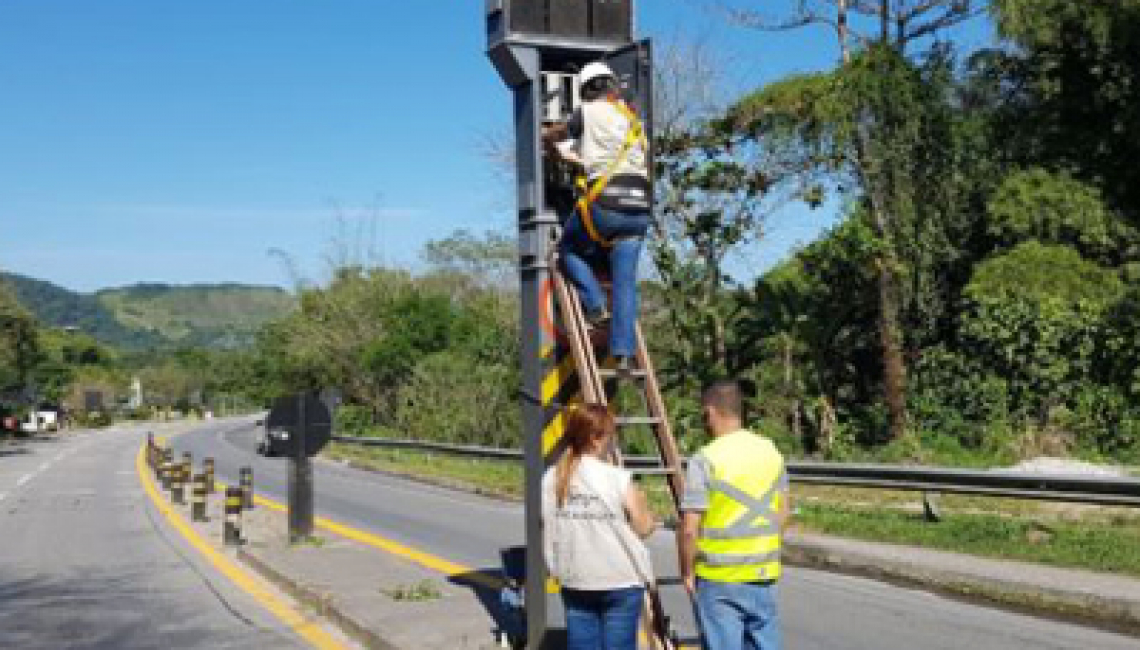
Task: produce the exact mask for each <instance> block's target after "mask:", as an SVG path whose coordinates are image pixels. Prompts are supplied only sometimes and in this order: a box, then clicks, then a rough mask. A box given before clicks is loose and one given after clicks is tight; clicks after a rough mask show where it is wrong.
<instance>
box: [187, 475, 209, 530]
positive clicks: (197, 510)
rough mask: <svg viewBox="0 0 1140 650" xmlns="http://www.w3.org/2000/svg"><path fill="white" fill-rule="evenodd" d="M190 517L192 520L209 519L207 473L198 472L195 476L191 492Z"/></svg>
mask: <svg viewBox="0 0 1140 650" xmlns="http://www.w3.org/2000/svg"><path fill="white" fill-rule="evenodd" d="M190 519H191V521H208V519H207V518H206V475H205V474H198V475H196V476H195V477H194V486H193V488H192V490H191V492H190Z"/></svg>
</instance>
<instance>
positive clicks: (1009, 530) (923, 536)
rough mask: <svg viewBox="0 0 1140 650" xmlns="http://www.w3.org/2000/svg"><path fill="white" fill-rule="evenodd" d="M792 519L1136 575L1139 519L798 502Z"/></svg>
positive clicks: (883, 538) (822, 528)
mask: <svg viewBox="0 0 1140 650" xmlns="http://www.w3.org/2000/svg"><path fill="white" fill-rule="evenodd" d="M796 522H797V525H798V526H799V527H800V528H801V529H803V530H808V531H817V532H821V533H827V534H832V535H840V536H844V537H856V538H861V539H866V540H870V541H879V542H891V543H895V544H907V545H912V546H925V547H929V548H936V549H941V550H947V551H957V552H961V553H969V554H972V555H982V556H988V557H995V558H1002V559H1012V560H1023V561H1027V562H1038V563H1041V564H1052V565H1056V566H1066V567H1079V568H1085V569H1092V570H1096V571H1107V572H1114V573H1119V572H1123V573H1127V574H1130V575H1135V576H1140V548H1138V547H1137V544H1136V537H1137V535H1140V522H1137V521H1135V520H1132V521H1131V522H1129V523H1127V524H1125V523H1120V524H1115V525H1114V524H1111V523H1110V524H1103V525H1094V524H1090V523H1087V522H1080V521H1078V522H1053V521H1050V522H1048V523H1040V522H1038V521H1035V520H1031V519H1020V518H1013V517H1003V516H999V515H994V514H951V515H948V516H946V517H945V518H944V519H943V521H941V522H939V523H936V524H931V523H926V522H924V521H923V520H922V515H921V514H913V513H905V512H898V511H892V510H883V509H879V508H851V507H845V506H841V505H831V504H819V503H806V504H805V503H801V504H800V505H799V506H798V510H797V513H796Z"/></svg>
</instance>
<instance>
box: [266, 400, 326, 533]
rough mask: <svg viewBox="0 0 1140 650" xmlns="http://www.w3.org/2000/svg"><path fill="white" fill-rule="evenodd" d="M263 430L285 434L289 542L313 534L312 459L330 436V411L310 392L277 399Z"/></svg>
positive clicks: (322, 401) (323, 402)
mask: <svg viewBox="0 0 1140 650" xmlns="http://www.w3.org/2000/svg"><path fill="white" fill-rule="evenodd" d="M265 426H266V429H267V430H270V431H272V430H282V431H285V432H286V433H287V438H286V443H285V451H286V453H285V455H286V456H288V457H289V541H290V542H292V543H298V542H303V541H305V540H306V539H308V538H310V537H312V535H313V462H312V457H313V456H315V455H317V454H318V453H320V451H321V449H322V448H324V446H325V445H326V444H328V441H329V439H330V438H331V437H332V410H331V409H330V408H329V407H328V406H327V405H326V403H325V401H324V400H322V399H321V398H320V397H318V396H317V395H315V394H313V393H311V392H305V393H298V394H296V395H292V396H288V397H281V398H278V399H277V400H276V401H275V402H274V403H273V408H272V409H271V410H270V411H269V417H268V418H267V419H266V421H265Z"/></svg>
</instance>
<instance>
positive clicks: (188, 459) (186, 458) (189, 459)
mask: <svg viewBox="0 0 1140 650" xmlns="http://www.w3.org/2000/svg"><path fill="white" fill-rule="evenodd" d="M182 462H183V463H184V464H185V465H186V467H187V469H189V470H190V471H191V472H193V471H194V457H193V456H192V455H190V452H188V451H184V452H182ZM186 480H187V481H189V480H190V475H189V474H187V475H186Z"/></svg>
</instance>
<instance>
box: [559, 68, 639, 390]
mask: <svg viewBox="0 0 1140 650" xmlns="http://www.w3.org/2000/svg"><path fill="white" fill-rule="evenodd" d="M578 80H579V83H580V85H581V97H582V105H581V106H580V107H579V108H578V110H576V111H575V112H574V114H573V115H572V116H571V118H570V119H569V120H568V121H567V122H566V123H564V124H555V125H552V126H549V127H546V128H545V129H544V132H543V135H544V137H545V139H546V140H547V142H548V144H549V145H550V146H551V148H552V149H553V150H554V151H556V152H557V153H558V155H559V156H560V157H561V158H562V159H563V160H565V161H567V162H571V163H574V164H576V165H579V166H581V168H582V171H583V175H582V176H581V178H580V179H579V181H578V189H579V198H578V202H577V204H576V205H575V208H574V212H573V214H572V215H571V216H570V218H569V219H568V220H567V221H566V224H565V228H564V231H563V235H562V240H561V244H560V247H559V248H560V250H559V252H560V256H561V265H562V270H563V272H564V273H565V275H566V277H567V279H568V280H569V281H570V282H571V283H572V284H573V285H574V286H575V288H576V289H577V290H578V293H579V295H580V296H581V298H582V304H583V306H584V309H585V313H586V320H587V321H588V322H589V323H590V325H591V326H592V327H604V326H605V325H606V323H609V325H610V335H609V354H610V356H612V357H614V359H615V360H616V362H617V368H618V370H619V372H626V371H629V370H630V369H632V368H633V366H634V365H635V364H634V361H633V357H634V354H635V351H636V344H637V342H636V334H635V331H636V324H637V303H638V299H637V264H638V258H640V256H641V249H642V246H643V243H644V241H645V234H646V232H647V231H648V230H649V225H650V218H651V217H650V206H651V194H652V189H651V186H650V182H649V172H648V169H647V160H648V152H649V145H648V142H647V139H646V136H645V131H644V129H643V127H642V124H641V121H640V120H639V119H638V117H637V115H636V114H635V113H634V112H633V110H632V109H631V108H630V107H629V106H628V105H627V104H626V103H625V102H624V101H623V100H622V98H621V95H620V92H619V88H618V80H617V75H615V74H614V72H613V70H611V69H610V67H609V66H608V65H606V64H605V63H601V62H594V63H590V64H587V65H586V66H585V67H584V68H582V71H581V73H580V74H579V75H578ZM601 266H608V268H609V274H610V279H611V281H612V288H613V310H612V313H611V311H610V310H609V309H607V305H606V302H607V301H606V292H605V290H604V289H603V288H602V285H601V284H600V283H599V281H598V276H597V274H596V272H595V269H596V268H598V267H601Z"/></svg>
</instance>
